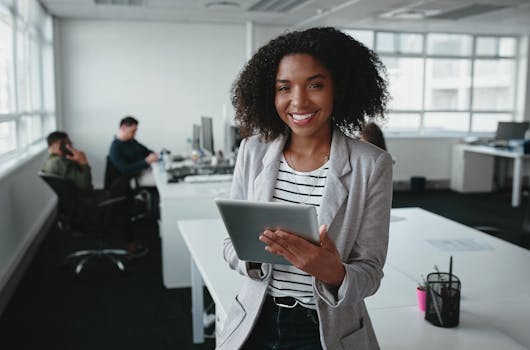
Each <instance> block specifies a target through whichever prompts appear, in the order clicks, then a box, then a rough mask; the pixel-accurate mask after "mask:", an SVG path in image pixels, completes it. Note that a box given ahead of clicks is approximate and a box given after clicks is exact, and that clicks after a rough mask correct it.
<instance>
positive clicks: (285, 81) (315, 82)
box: [274, 54, 333, 138]
mask: <svg viewBox="0 0 530 350" xmlns="http://www.w3.org/2000/svg"><path fill="white" fill-rule="evenodd" d="M275 89H276V90H275V91H276V92H275V98H274V105H275V107H276V111H277V113H278V115H279V116H280V118H281V119H282V120H283V122H284V123H285V124H287V126H288V127H289V129H291V132H292V135H293V136H300V137H316V138H318V137H320V136H329V135H330V132H331V113H332V111H333V81H332V77H331V73H330V72H329V70H328V69H327V68H326V67H324V66H323V65H322V64H321V63H320V62H319V61H318V60H317V59H316V58H314V57H313V56H311V55H307V54H292V55H288V56H285V57H284V58H282V60H281V61H280V64H279V65H278V73H277V74H276V87H275Z"/></svg>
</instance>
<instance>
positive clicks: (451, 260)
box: [449, 255, 453, 289]
mask: <svg viewBox="0 0 530 350" xmlns="http://www.w3.org/2000/svg"><path fill="white" fill-rule="evenodd" d="M452 277H453V256H452V255H451V257H450V258H449V289H451V279H452Z"/></svg>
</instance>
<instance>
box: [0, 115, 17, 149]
mask: <svg viewBox="0 0 530 350" xmlns="http://www.w3.org/2000/svg"><path fill="white" fill-rule="evenodd" d="M15 135H16V124H15V121H13V120H10V121H6V122H0V156H1V155H3V154H6V153H9V152H11V151H14V150H15V149H16V148H17V140H16V137H15Z"/></svg>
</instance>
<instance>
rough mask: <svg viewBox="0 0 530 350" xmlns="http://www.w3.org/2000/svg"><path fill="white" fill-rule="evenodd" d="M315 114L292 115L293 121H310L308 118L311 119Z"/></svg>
mask: <svg viewBox="0 0 530 350" xmlns="http://www.w3.org/2000/svg"><path fill="white" fill-rule="evenodd" d="M313 114H314V113H310V114H291V115H292V116H293V119H294V120H305V119H308V118H311V117H312V116H313Z"/></svg>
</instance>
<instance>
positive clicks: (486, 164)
mask: <svg viewBox="0 0 530 350" xmlns="http://www.w3.org/2000/svg"><path fill="white" fill-rule="evenodd" d="M493 157H503V158H509V159H513V184H512V206H514V207H518V206H519V204H520V203H521V184H522V178H523V165H524V160H525V159H530V154H523V153H520V152H512V151H508V150H505V149H498V148H494V147H488V146H477V145H465V144H458V145H455V146H454V148H453V161H452V165H453V169H452V175H451V188H452V189H454V190H456V191H459V192H468V191H469V192H474V191H481V190H484V191H491V188H492V185H491V184H492V182H491V181H492V177H493ZM463 172H467V174H465V173H463Z"/></svg>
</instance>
